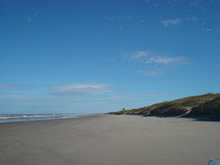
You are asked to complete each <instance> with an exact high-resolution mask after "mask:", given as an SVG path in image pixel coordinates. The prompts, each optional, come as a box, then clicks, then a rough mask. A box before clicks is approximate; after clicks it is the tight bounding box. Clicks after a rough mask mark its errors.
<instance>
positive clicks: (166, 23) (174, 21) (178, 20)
mask: <svg viewBox="0 0 220 165" xmlns="http://www.w3.org/2000/svg"><path fill="white" fill-rule="evenodd" d="M181 21H182V19H181V18H174V19H166V20H162V21H160V23H161V24H162V25H163V26H164V27H168V26H169V25H176V24H179V23H181Z"/></svg>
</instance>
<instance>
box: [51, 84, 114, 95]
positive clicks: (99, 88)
mask: <svg viewBox="0 0 220 165" xmlns="http://www.w3.org/2000/svg"><path fill="white" fill-rule="evenodd" d="M110 86H111V85H108V84H65V85H58V86H55V88H54V90H55V92H53V94H54V95H73V96H76V95H91V94H92V95H93V94H103V93H108V92H112V90H111V89H109V87H110Z"/></svg>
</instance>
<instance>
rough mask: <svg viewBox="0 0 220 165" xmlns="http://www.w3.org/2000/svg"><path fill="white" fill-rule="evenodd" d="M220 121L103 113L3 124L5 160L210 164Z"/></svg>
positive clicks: (0, 144)
mask: <svg viewBox="0 0 220 165" xmlns="http://www.w3.org/2000/svg"><path fill="white" fill-rule="evenodd" d="M209 159H220V122H204V121H194V120H192V119H181V118H156V117H140V116H128V115H121V116H117V115H97V116H91V117H85V118H79V119H61V120H48V121H31V122H18V123H2V124H0V163H1V164H5V165H15V164H16V165H30V164H31V165H39V164H41V165H61V164H65V165H66V164H71V165H72V164H74V165H144V164H147V165H160V164H161V165H162V164H163V165H207V164H208V161H209Z"/></svg>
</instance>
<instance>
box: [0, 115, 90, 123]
mask: <svg viewBox="0 0 220 165" xmlns="http://www.w3.org/2000/svg"><path fill="white" fill-rule="evenodd" d="M88 115H90V114H0V123H9V122H21V121H34V120H53V119H67V118H80V117H83V116H84V117H85V116H88Z"/></svg>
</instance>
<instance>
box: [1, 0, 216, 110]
mask: <svg viewBox="0 0 220 165" xmlns="http://www.w3.org/2000/svg"><path fill="white" fill-rule="evenodd" d="M0 45H1V46H0V76H1V78H0V113H92V112H94V113H98V112H108V111H117V110H120V109H122V108H123V107H124V108H128V109H129V108H137V107H142V106H146V105H150V104H153V103H157V102H161V101H166V100H172V99H176V98H180V97H186V96H191V95H199V94H204V93H208V92H214V93H217V92H220V86H219V84H220V76H219V71H220V65H219V62H220V1H218V0H166V1H164V0H126V1H124V0H93V1H91V0H62V1H61V0H38V1H32V0H27V1H24V0H23V1H22V0H21V1H16V0H0Z"/></svg>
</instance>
